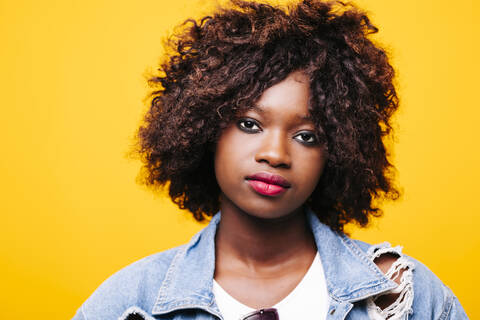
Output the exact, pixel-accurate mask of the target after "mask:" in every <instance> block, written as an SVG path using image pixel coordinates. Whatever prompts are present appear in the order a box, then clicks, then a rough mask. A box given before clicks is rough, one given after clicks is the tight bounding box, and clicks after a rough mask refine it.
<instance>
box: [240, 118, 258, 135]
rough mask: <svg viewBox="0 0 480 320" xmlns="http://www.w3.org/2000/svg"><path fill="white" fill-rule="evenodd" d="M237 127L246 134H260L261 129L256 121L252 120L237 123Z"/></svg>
mask: <svg viewBox="0 0 480 320" xmlns="http://www.w3.org/2000/svg"><path fill="white" fill-rule="evenodd" d="M237 126H238V127H239V128H240V129H241V130H243V131H246V132H258V131H260V127H259V126H258V124H257V123H256V121H254V120H251V119H241V120H239V121H238V122H237Z"/></svg>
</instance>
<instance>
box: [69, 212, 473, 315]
mask: <svg viewBox="0 0 480 320" xmlns="http://www.w3.org/2000/svg"><path fill="white" fill-rule="evenodd" d="M306 214H307V217H308V222H309V224H310V227H311V230H312V232H313V235H314V238H315V242H316V245H317V248H318V252H319V254H320V258H321V261H322V264H323V268H324V273H325V278H326V283H327V288H328V292H329V296H330V302H329V304H330V306H329V309H328V314H327V319H329V320H330V319H331V320H333V319H359V320H361V319H372V316H371V314H369V311H368V309H369V308H368V301H369V299H370V301H371V299H372V297H375V296H378V295H379V294H381V293H384V292H389V291H391V290H394V289H395V288H396V287H398V285H397V284H396V283H395V282H393V281H392V280H390V278H389V277H388V276H386V275H385V274H383V273H382V271H380V269H379V268H378V267H377V266H376V265H375V263H373V259H372V254H373V253H375V252H377V251H379V250H383V251H385V250H389V249H391V250H392V252H395V253H396V254H398V255H400V256H401V257H405V259H407V260H408V263H409V268H410V269H412V271H413V272H412V283H410V285H411V290H410V291H411V292H410V293H411V294H412V299H411V301H410V303H409V305H408V308H407V310H406V311H405V312H403V313H402V314H397V315H395V317H391V318H390V319H412V320H425V319H468V317H467V315H466V314H465V312H464V310H463V308H462V306H461V305H460V303H459V301H458V299H457V298H456V297H455V295H454V294H453V293H452V291H451V290H450V289H449V288H448V287H446V286H445V285H444V284H443V283H442V282H441V281H440V280H439V279H438V278H437V277H436V276H435V275H434V274H433V273H432V272H431V271H430V270H429V269H428V268H427V267H426V266H424V265H423V264H421V263H420V262H418V261H416V260H414V259H412V258H410V257H407V256H405V255H402V254H401V252H400V250H399V247H397V248H390V246H389V245H388V244H387V243H383V244H381V245H378V246H371V245H369V244H366V243H364V242H361V241H357V240H351V239H350V238H348V237H347V236H346V235H344V234H341V233H336V232H333V231H332V230H331V229H330V228H329V227H328V226H326V225H324V224H322V223H321V222H320V221H319V220H318V218H317V216H316V215H315V214H314V213H313V212H312V211H311V210H309V209H307V211H306ZM220 217H221V215H220V212H219V213H217V214H216V215H215V216H214V217H213V218H212V220H211V221H210V223H209V225H208V226H207V227H206V228H204V229H203V230H202V231H200V232H199V233H198V234H196V235H195V236H194V237H193V238H192V239H191V241H190V242H189V243H188V244H185V245H182V246H179V247H176V248H173V249H170V250H167V251H164V252H160V253H157V254H154V255H151V256H148V257H146V258H143V259H141V260H139V261H137V262H135V263H133V264H131V265H129V266H127V267H125V268H123V269H122V270H120V271H118V272H117V273H115V274H114V275H112V276H111V277H110V278H108V279H107V280H106V281H105V282H104V283H103V284H102V285H101V286H100V287H99V288H98V289H97V290H96V291H95V292H94V293H93V294H92V295H91V296H90V297H89V298H88V299H87V301H85V303H84V304H83V305H82V306H81V307H80V308H79V309H78V311H77V314H76V315H75V316H74V318H73V319H74V320H93V319H101V320H107V319H121V320H129V319H146V320H154V319H175V320H181V319H183V320H187V319H188V320H193V319H195V320H207V319H208V320H215V319H222V316H221V314H220V311H219V309H218V307H217V305H216V303H215V299H214V295H213V293H212V283H213V275H214V268H215V243H214V240H215V232H216V230H217V225H218V222H219V221H220ZM403 299H404V300H407V299H408V297H405V298H403ZM373 318H375V317H373ZM312 319H315V317H314V316H313V315H312Z"/></svg>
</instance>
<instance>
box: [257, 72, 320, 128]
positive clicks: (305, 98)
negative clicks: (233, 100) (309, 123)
mask: <svg viewBox="0 0 480 320" xmlns="http://www.w3.org/2000/svg"><path fill="white" fill-rule="evenodd" d="M309 101H310V82H309V80H308V78H307V76H306V75H305V74H303V73H302V72H298V71H297V72H293V73H291V74H290V75H289V76H288V77H287V78H285V79H284V80H282V81H281V82H279V83H277V84H275V85H273V86H271V87H270V88H268V89H267V90H265V91H264V92H263V93H262V95H261V96H260V98H259V99H258V101H257V102H256V103H255V105H254V106H252V107H251V108H250V110H252V111H255V112H257V113H260V114H262V115H265V116H275V117H276V118H277V117H282V116H285V117H294V118H299V119H301V120H311V117H310V115H309Z"/></svg>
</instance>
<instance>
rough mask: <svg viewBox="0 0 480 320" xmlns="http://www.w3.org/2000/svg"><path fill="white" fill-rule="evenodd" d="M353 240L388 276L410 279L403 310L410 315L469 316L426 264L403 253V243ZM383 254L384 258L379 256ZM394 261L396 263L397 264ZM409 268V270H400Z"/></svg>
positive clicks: (429, 316) (414, 317) (437, 316)
mask: <svg viewBox="0 0 480 320" xmlns="http://www.w3.org/2000/svg"><path fill="white" fill-rule="evenodd" d="M353 242H354V243H355V244H356V245H357V246H358V247H359V248H360V249H361V250H362V251H363V252H365V254H366V255H367V256H368V257H369V258H370V259H371V260H372V261H374V262H375V263H376V264H377V266H378V267H379V269H380V270H381V271H382V272H383V273H384V274H385V275H386V276H387V277H389V278H390V279H392V280H396V282H397V284H399V287H400V286H401V285H402V284H401V282H402V280H401V278H402V277H405V278H406V279H405V280H404V282H405V283H406V282H407V281H410V282H411V289H410V293H411V297H412V299H411V303H409V304H408V306H407V307H408V309H409V310H405V311H406V312H409V313H410V314H411V316H410V317H409V319H468V317H467V316H466V314H465V311H464V310H463V308H462V306H461V305H460V303H459V301H458V299H457V298H456V297H455V295H454V294H453V292H452V291H451V290H450V289H449V288H448V287H447V286H446V285H445V284H444V283H443V282H442V281H441V280H440V279H439V278H438V277H437V276H436V275H435V274H434V273H433V272H432V271H431V270H430V269H429V268H428V267H427V266H426V265H424V264H423V263H421V262H420V261H419V260H417V259H415V258H412V257H410V256H408V255H406V254H404V253H402V247H400V246H396V247H392V246H391V245H390V244H389V243H388V242H384V243H381V244H378V245H371V244H368V243H366V242H363V241H359V240H353ZM382 256H383V259H378V258H379V257H382ZM400 260H401V261H400ZM397 261H399V263H398V265H397V266H396V264H397V263H396V262H397ZM395 267H396V268H395ZM395 269H396V270H397V272H398V273H395V271H394V272H390V273H389V271H393V270H395ZM408 269H410V271H406V272H405V273H404V272H403V271H405V270H408ZM400 272H401V274H400ZM395 274H396V275H395ZM397 276H398V277H397ZM398 292H400V291H398ZM398 292H397V293H398ZM402 296H403V295H400V298H401V299H403V301H405V300H406V299H407V298H408V297H406V296H403V298H402Z"/></svg>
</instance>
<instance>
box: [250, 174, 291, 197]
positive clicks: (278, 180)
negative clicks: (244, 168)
mask: <svg viewBox="0 0 480 320" xmlns="http://www.w3.org/2000/svg"><path fill="white" fill-rule="evenodd" d="M246 179H247V182H248V183H249V184H250V186H251V187H252V188H253V189H254V190H255V191H257V192H258V193H260V194H263V195H267V196H275V195H279V194H281V193H283V192H285V191H287V189H288V188H290V186H291V185H290V183H289V182H288V181H287V180H286V179H285V178H284V177H282V176H279V175H276V174H272V173H268V172H258V173H256V174H254V175H251V176H248V177H246Z"/></svg>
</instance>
